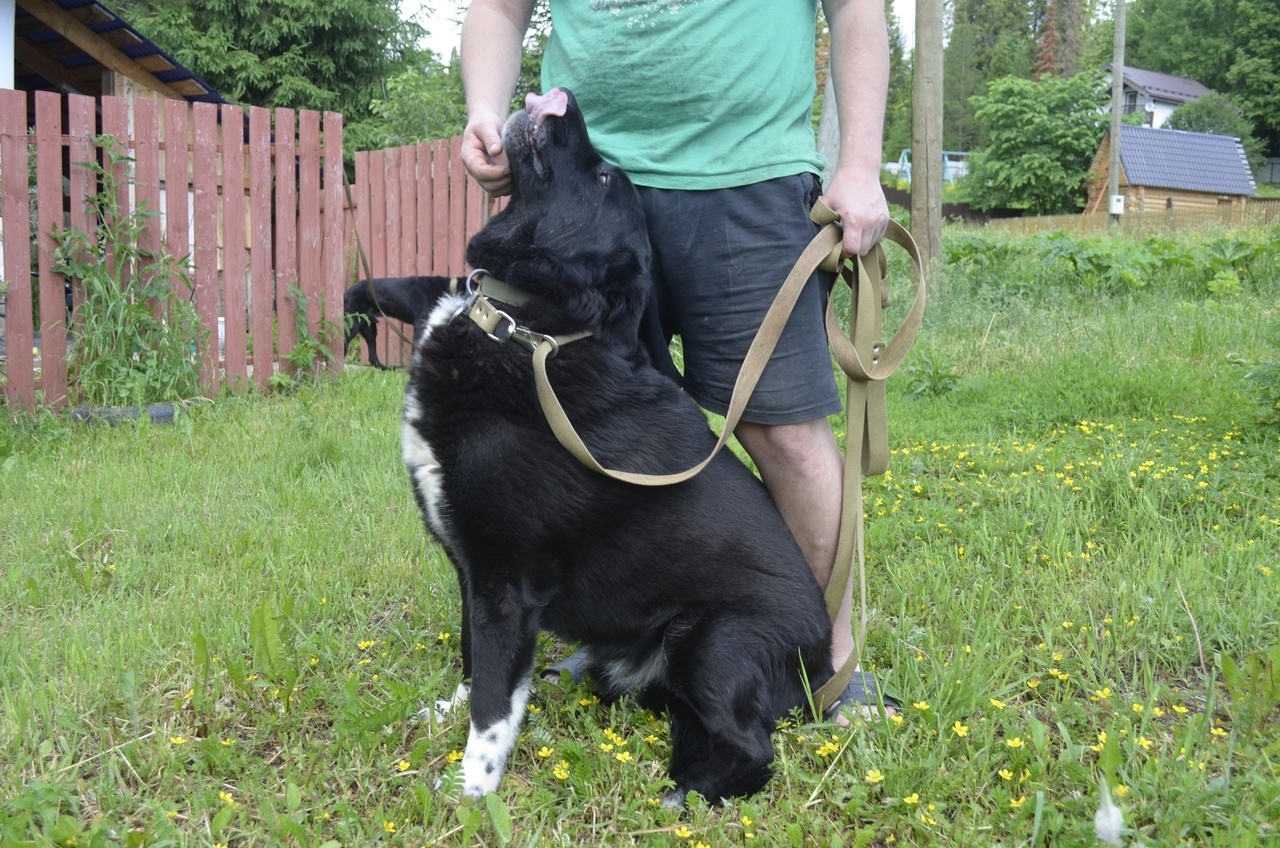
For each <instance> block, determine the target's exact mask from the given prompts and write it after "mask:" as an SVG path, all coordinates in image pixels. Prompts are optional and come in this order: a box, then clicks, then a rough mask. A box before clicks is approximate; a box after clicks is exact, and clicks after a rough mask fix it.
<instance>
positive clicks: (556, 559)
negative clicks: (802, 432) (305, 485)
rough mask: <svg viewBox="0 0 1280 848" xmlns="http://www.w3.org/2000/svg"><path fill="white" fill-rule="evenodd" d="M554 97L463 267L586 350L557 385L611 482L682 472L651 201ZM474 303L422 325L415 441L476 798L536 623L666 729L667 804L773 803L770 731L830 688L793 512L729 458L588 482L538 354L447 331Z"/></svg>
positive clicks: (687, 406)
mask: <svg viewBox="0 0 1280 848" xmlns="http://www.w3.org/2000/svg"><path fill="white" fill-rule="evenodd" d="M557 97H564V98H566V101H564V102H561V107H562V108H563V109H564V110H565V113H564V114H563V116H561V115H560V114H559V113H558V110H556V109H554V108H551V109H550V112H549V113H548V107H547V106H546V104H545V102H543V103H542V105H540V106H537V107H534V106H531V107H530V112H517V113H516V114H515V115H513V116H512V117H511V119H510V120H509V121H508V123H507V126H506V129H505V131H504V138H505V143H506V147H507V151H508V156H509V158H510V161H511V168H512V172H513V178H514V181H515V183H514V189H513V193H512V196H511V202H510V205H509V206H508V207H507V208H506V209H505V210H504V211H502V212H500V213H499V214H497V215H495V216H494V218H493V219H492V220H491V221H490V222H489V224H488V225H487V226H486V227H485V228H484V229H483V230H482V231H481V232H479V233H478V234H477V235H476V236H475V237H474V238H472V240H471V243H470V245H469V247H468V250H467V261H468V262H469V263H470V264H471V265H472V266H473V267H483V268H485V269H487V270H489V271H490V272H491V273H492V274H493V275H494V276H496V277H498V278H499V279H503V280H505V281H506V282H507V283H508V284H509V285H511V286H513V287H516V288H518V289H521V290H523V291H524V292H526V293H528V294H530V295H533V296H534V297H535V298H536V300H535V301H534V302H532V303H530V304H528V305H525V306H521V307H514V306H509V305H502V306H501V308H503V309H504V310H506V311H508V312H509V313H510V314H511V315H512V316H514V318H515V319H516V321H518V322H519V323H520V324H522V325H524V326H527V327H529V328H531V329H534V330H536V331H538V332H542V333H548V334H562V333H572V332H575V331H580V330H590V331H591V332H592V333H593V335H592V336H591V337H589V338H587V339H584V340H580V341H575V342H572V343H570V344H566V345H565V346H564V347H563V348H561V350H560V352H559V354H558V356H557V357H556V358H554V359H553V360H551V361H550V363H549V374H550V378H551V380H552V381H553V383H554V385H555V386H556V389H557V392H558V394H559V397H560V399H561V402H562V403H563V404H564V406H565V409H566V411H567V413H568V415H569V417H570V419H571V420H572V421H573V422H574V424H575V426H576V428H577V430H578V432H579V433H580V434H581V435H582V437H583V439H584V440H585V441H586V443H587V444H588V445H589V446H590V448H591V450H592V451H593V452H594V454H595V455H596V457H597V458H598V459H599V460H600V461H601V462H602V463H603V464H604V465H606V466H607V467H613V468H620V469H625V470H630V471H638V472H647V473H662V472H672V471H679V470H683V469H685V468H687V467H690V466H692V465H694V464H695V463H696V462H698V461H699V460H701V459H702V458H703V457H704V456H705V455H706V454H707V453H708V452H709V451H710V448H711V446H712V445H714V443H715V439H714V437H713V435H712V434H711V432H710V431H709V430H708V428H707V423H706V419H705V417H704V416H703V413H702V411H701V410H700V409H699V408H698V407H697V405H695V403H694V402H693V401H692V400H691V399H689V398H688V397H687V396H685V395H684V394H683V393H682V392H681V391H680V390H679V389H678V387H677V386H676V385H675V384H674V383H673V382H672V381H671V380H670V379H669V378H667V377H664V376H663V375H661V374H660V373H659V372H658V371H657V370H655V369H654V368H653V367H652V365H651V364H650V361H649V358H648V355H647V354H646V353H645V352H644V350H643V348H641V347H640V346H638V344H637V324H638V322H639V319H640V315H641V312H642V311H643V309H644V305H645V300H646V297H647V290H648V287H649V285H650V280H649V271H648V268H649V262H650V248H649V244H648V239H647V236H646V235H645V229H644V222H643V218H642V213H641V209H640V205H639V198H638V196H637V194H636V191H635V189H634V187H633V186H632V185H631V183H630V181H629V180H628V179H627V177H626V175H625V174H623V172H622V171H620V170H619V169H617V168H615V167H612V166H610V165H608V164H606V163H605V162H604V161H602V160H601V158H600V156H599V155H598V154H597V153H596V151H595V149H594V148H593V147H592V146H591V143H590V141H589V140H588V137H587V130H586V125H585V124H584V122H583V119H582V114H581V112H580V111H578V108H577V105H576V103H575V102H574V101H573V99H572V96H571V95H569V94H568V93H567V92H564V91H561V90H557V91H553V92H552V93H551V94H548V95H546V98H557ZM535 99H536V100H537V101H540V102H541V101H545V98H531V102H533V101H534V100H535ZM554 105H555V104H554V102H553V103H552V106H553V107H554ZM531 113H532V114H531ZM458 303H459V298H458V297H456V296H452V295H445V296H442V297H440V299H439V302H438V303H437V304H436V306H435V308H434V310H433V311H432V313H431V315H430V317H429V318H428V320H427V321H426V322H425V324H424V325H423V326H422V327H421V328H420V332H419V337H418V339H417V341H416V343H415V346H414V352H413V359H412V364H411V370H410V379H409V387H408V391H407V395H406V400H405V410H404V422H403V428H402V443H403V448H404V457H405V461H406V464H407V465H408V469H409V474H410V478H411V481H412V483H413V487H414V492H415V495H416V497H417V501H418V505H419V507H420V508H421V510H422V514H423V517H424V520H425V522H426V525H427V528H428V530H429V532H430V533H431V534H432V535H434V536H435V538H436V539H437V540H438V541H439V542H440V544H441V545H443V547H444V548H445V550H446V551H447V552H448V554H449V557H450V559H451V560H452V561H453V564H454V566H455V568H456V569H457V575H458V580H459V583H460V585H461V589H462V595H463V624H462V628H463V629H462V636H463V638H462V652H463V655H462V662H463V676H464V678H468V677H469V678H470V679H471V681H472V683H471V695H470V702H471V730H470V736H469V737H468V740H467V746H466V753H465V755H464V757H463V761H462V772H463V791H464V792H465V793H466V794H467V795H471V796H480V795H483V794H485V793H487V792H492V791H494V790H495V789H496V788H497V786H498V782H499V778H500V776H501V773H502V769H503V766H504V764H505V761H506V758H507V755H508V753H509V752H510V749H511V747H512V745H513V743H514V740H515V738H516V736H517V731H518V727H519V723H520V720H521V717H522V716H523V714H524V709H525V704H526V701H527V698H528V696H529V686H530V684H529V680H530V671H531V668H532V664H533V661H534V649H535V646H536V637H537V634H538V631H539V629H546V630H550V631H552V632H554V633H557V634H559V635H560V636H561V637H563V638H564V639H567V640H573V641H580V642H582V643H584V644H585V645H586V646H587V648H588V651H589V657H590V660H589V664H588V671H589V672H590V673H591V675H592V677H593V678H594V680H595V684H596V686H597V688H598V690H599V692H600V694H601V695H602V696H603V697H604V698H606V699H611V698H617V697H619V696H621V695H623V694H624V693H627V692H629V691H632V690H633V689H638V690H640V692H641V698H642V703H644V704H646V705H648V706H652V707H654V708H656V709H665V710H666V711H667V712H668V713H669V715H670V721H671V743H672V756H671V761H670V765H669V771H670V775H671V777H672V779H673V780H674V781H675V784H676V789H675V791H674V792H672V793H671V795H670V796H669V797H668V801H669V802H670V803H681V802H683V800H684V797H685V794H686V793H687V792H689V791H693V790H696V791H697V792H699V793H701V794H702V795H703V796H704V797H706V798H708V799H710V800H711V801H713V802H716V801H718V800H719V799H721V798H724V797H730V796H734V795H741V794H748V793H751V792H755V791H756V790H758V789H760V788H761V787H762V786H764V784H765V783H766V781H768V779H769V776H770V773H771V768H770V764H771V762H772V759H773V749H772V745H771V742H770V732H771V731H772V730H773V729H774V727H775V726H776V723H777V721H778V719H779V718H780V717H782V716H784V715H786V714H787V713H788V712H789V711H791V710H793V709H795V708H797V707H800V706H801V705H802V704H804V703H805V702H806V693H805V678H806V677H807V680H808V684H809V685H810V686H811V687H812V688H817V686H819V685H820V684H822V683H823V682H825V681H826V680H827V679H828V678H829V677H830V676H831V673H832V671H831V660H830V653H829V652H830V632H831V627H830V622H829V621H828V620H827V615H826V609H825V606H824V604H823V599H822V593H821V592H820V590H819V588H818V586H817V583H816V582H815V580H814V578H813V575H812V574H811V573H810V570H809V567H808V566H807V564H806V563H805V559H804V556H803V555H802V554H801V552H800V549H799V547H798V546H797V544H796V542H795V540H794V538H793V537H792V535H791V533H790V532H789V531H788V529H787V526H786V524H784V523H783V520H782V517H781V516H780V515H779V513H778V510H777V507H776V506H775V505H774V503H773V501H772V500H771V499H770V497H769V495H768V493H767V492H766V491H765V489H764V487H763V485H761V483H760V482H759V481H758V480H757V479H756V478H755V477H754V476H753V475H752V474H751V472H750V471H749V470H748V469H747V468H746V467H745V466H744V465H743V464H742V463H741V462H739V461H738V460H737V459H736V458H735V457H734V456H733V455H732V454H731V453H729V452H728V451H725V452H722V453H721V454H719V456H718V457H717V458H716V460H715V461H714V462H713V463H711V465H710V466H709V467H708V468H707V469H706V470H705V471H703V472H702V473H701V474H700V475H698V476H697V477H695V478H693V479H692V480H689V481H687V482H684V483H681V484H678V485H675V486H670V487H657V488H654V487H643V486H635V485H630V484H627V483H620V482H616V481H614V480H611V479H609V478H606V477H605V476H603V475H599V474H596V473H595V472H592V471H590V470H588V469H587V468H585V467H584V466H582V465H581V464H579V463H578V461H577V460H576V459H574V458H573V457H572V456H571V455H570V454H569V453H568V452H567V451H566V450H565V449H564V448H562V447H561V446H560V445H559V444H558V443H557V442H556V441H555V438H554V436H553V435H552V433H551V430H550V428H549V427H548V425H547V423H546V421H545V419H544V417H543V414H542V412H541V410H540V408H539V406H538V401H537V399H536V397H535V392H534V380H533V374H532V369H531V364H530V353H529V351H528V350H527V349H525V348H522V347H520V346H518V345H516V344H513V343H510V342H507V343H501V342H496V341H494V340H492V339H491V338H489V337H487V336H486V334H485V333H484V332H483V331H482V330H480V329H479V328H478V327H477V326H476V325H475V324H473V323H472V322H471V321H469V320H467V319H466V318H465V317H463V318H454V317H452V316H453V314H454V312H455V310H456V308H457V306H458ZM456 700H457V697H456V696H455V702H456Z"/></svg>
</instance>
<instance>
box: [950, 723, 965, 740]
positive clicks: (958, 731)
mask: <svg viewBox="0 0 1280 848" xmlns="http://www.w3.org/2000/svg"><path fill="white" fill-rule="evenodd" d="M951 732H952V733H954V734H955V735H956V736H959V737H961V738H964V737H965V736H968V735H969V727H968V725H965V724H961V723H960V719H956V723H955V724H953V725H951Z"/></svg>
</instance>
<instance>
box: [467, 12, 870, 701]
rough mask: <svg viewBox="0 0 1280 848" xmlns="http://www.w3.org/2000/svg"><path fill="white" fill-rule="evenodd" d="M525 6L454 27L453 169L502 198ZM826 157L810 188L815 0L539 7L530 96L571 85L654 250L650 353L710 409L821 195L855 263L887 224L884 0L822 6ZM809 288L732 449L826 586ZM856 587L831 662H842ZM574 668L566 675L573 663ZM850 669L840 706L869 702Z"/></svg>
mask: <svg viewBox="0 0 1280 848" xmlns="http://www.w3.org/2000/svg"><path fill="white" fill-rule="evenodd" d="M534 5H535V0H473V2H472V3H471V5H470V8H469V9H468V11H467V15H466V19H465V21H464V23H463V28H462V50H461V61H462V77H463V84H464V87H465V89H466V95H467V115H468V123H467V128H466V130H465V132H464V135H463V147H462V154H461V158H462V163H463V165H464V166H465V167H466V169H467V170H468V172H469V173H470V174H471V175H472V176H473V177H474V178H475V179H476V181H477V182H479V183H480V185H481V186H483V187H484V188H485V190H486V191H488V192H489V193H491V194H494V195H501V194H506V193H508V192H509V191H510V186H511V176H510V171H509V169H508V167H507V159H506V154H505V152H504V151H503V148H502V138H501V131H502V125H503V123H504V122H505V120H506V117H507V112H508V104H509V102H510V99H511V96H512V93H513V91H514V89H515V84H516V81H517V79H518V77H519V70H520V52H521V44H522V42H523V40H524V35H525V31H526V29H527V28H528V24H529V20H530V17H531V15H532V12H533V8H534ZM823 6H824V9H825V12H826V17H827V21H828V23H829V25H830V29H831V57H832V61H831V74H832V81H833V85H834V87H835V93H836V104H837V110H838V112H837V113H838V116H839V119H840V121H839V123H840V155H839V159H838V161H837V163H836V167H835V169H834V171H833V174H832V177H831V181H830V184H829V185H828V186H827V187H826V190H825V191H822V189H821V187H820V186H818V185H817V179H816V174H818V173H820V171H821V169H822V164H823V163H822V160H821V158H820V157H819V156H818V155H817V153H816V151H815V149H814V140H813V132H812V125H811V121H810V112H811V104H812V102H813V94H814V77H813V48H814V19H815V14H816V0H732V2H731V0H551V3H550V7H551V17H552V27H553V29H552V36H551V39H550V41H549V42H548V44H547V49H546V52H545V54H544V57H543V67H542V83H543V90H544V91H548V90H550V89H551V88H552V87H554V86H564V87H566V88H569V89H570V90H572V91H573V93H574V95H575V97H576V98H577V100H578V104H579V106H580V107H581V108H582V111H583V114H584V115H585V116H586V119H587V127H588V129H589V131H590V133H591V138H592V141H593V143H594V144H595V146H596V148H597V149H598V150H599V151H600V153H601V155H603V156H604V157H605V158H606V159H608V160H610V161H612V162H614V163H615V164H617V165H619V166H621V167H622V168H623V169H624V170H625V171H627V174H628V176H630V177H631V180H632V182H634V183H635V184H636V185H637V187H638V189H639V191H640V194H641V198H642V200H643V202H644V204H645V212H646V216H647V219H648V222H649V224H648V226H649V231H650V232H649V235H650V241H651V243H652V244H653V249H654V269H653V270H654V277H655V294H654V302H653V303H652V304H651V308H650V316H649V317H650V318H651V319H652V320H651V321H650V322H649V329H648V333H649V339H648V340H649V342H650V347H651V349H652V350H653V352H654V354H655V357H654V358H655V362H658V363H659V364H661V362H662V359H663V358H664V355H665V350H664V348H665V341H666V340H667V339H669V338H670V336H671V335H672V334H673V333H674V334H679V335H680V336H681V338H682V342H683V347H684V353H685V373H684V380H683V382H684V385H685V389H686V391H688V392H689V393H690V394H691V395H692V396H693V397H694V398H695V399H696V400H697V401H698V402H699V403H700V404H701V405H702V406H704V407H706V408H707V409H711V410H713V411H717V412H721V413H723V412H724V411H725V409H726V408H727V406H728V401H729V396H730V394H731V391H732V387H733V381H734V378H735V377H736V375H737V370H738V367H739V365H740V364H741V361H742V359H743V357H744V355H745V353H746V350H747V347H748V346H749V345H750V342H751V339H752V337H754V334H755V331H756V329H757V328H758V326H759V323H760V319H761V318H762V317H763V315H764V313H765V311H767V309H768V307H769V304H770V303H771V302H772V300H773V296H774V294H776V292H777V289H778V288H779V287H780V286H781V284H782V281H783V279H785V277H786V275H787V272H788V271H789V270H790V267H791V265H792V264H793V263H794V262H795V260H796V258H797V257H798V256H799V254H800V252H801V250H802V249H803V247H804V245H805V244H807V243H808V241H809V239H810V238H812V236H813V234H814V232H816V229H815V227H814V225H813V224H812V223H811V222H810V221H809V220H808V210H809V208H810V206H811V205H812V202H813V200H814V199H816V197H817V196H818V194H819V193H820V192H821V194H822V198H823V200H824V202H825V203H826V204H827V206H829V207H831V209H832V210H833V211H835V212H836V213H837V214H838V215H839V216H840V217H841V219H842V221H843V223H844V244H843V249H844V252H845V254H846V255H848V256H852V255H854V254H861V255H865V254H866V253H868V252H869V251H870V250H871V249H872V247H873V246H874V245H875V244H876V243H878V242H879V241H880V239H881V238H882V237H883V235H884V233H885V229H886V226H887V224H888V220H889V211H888V205H887V204H886V202H885V198H884V192H883V191H882V189H881V187H880V179H879V175H880V146H881V135H882V133H883V116H884V106H885V98H886V92H887V87H888V74H889V48H888V36H887V31H886V25H885V15H884V4H883V0H823ZM829 284H830V277H829V276H828V277H826V278H825V279H824V277H823V276H822V275H815V276H814V278H813V279H811V280H810V281H809V284H808V286H807V288H806V291H805V293H804V295H803V296H802V299H801V301H800V303H798V304H797V306H796V311H795V313H794V314H793V316H792V318H791V320H790V322H789V323H788V325H787V330H786V331H785V332H784V334H783V337H782V339H781V340H780V341H779V345H778V349H777V351H776V352H775V354H774V357H773V359H771V360H770V365H769V367H768V368H767V369H766V370H765V372H764V375H763V378H762V380H761V382H760V384H759V386H758V388H757V390H756V393H755V394H754V395H753V396H752V400H751V403H750V404H748V406H747V410H746V413H745V414H744V416H743V421H742V422H741V423H740V424H739V425H738V427H737V429H736V431H735V435H736V436H737V437H738V441H739V442H741V444H742V445H743V447H744V448H745V449H746V450H747V452H748V453H749V454H750V455H751V458H752V459H753V460H754V462H755V464H756V467H757V469H758V470H759V472H760V476H761V478H762V480H763V481H764V483H765V485H766V487H767V488H768V489H769V492H770V494H771V495H772V496H773V499H774V501H775V502H776V503H777V505H778V508H779V510H780V511H781V513H782V516H783V518H784V519H785V520H786V522H787V525H788V526H789V527H790V528H791V531H792V533H793V534H794V535H795V537H796V541H797V542H798V543H799V544H800V548H801V550H802V551H803V552H804V554H805V557H806V559H807V560H808V562H809V565H810V567H811V568H812V569H813V572H814V576H815V577H816V578H817V580H818V583H819V585H821V586H823V587H825V586H826V585H827V583H828V581H829V580H830V576H831V572H832V566H833V561H834V559H835V552H836V543H837V538H838V535H839V525H840V513H841V478H842V471H843V457H842V456H841V454H840V449H839V446H838V445H837V444H836V440H835V437H834V435H833V433H832V432H831V428H830V426H829V425H828V423H827V417H826V416H827V415H829V414H831V413H833V412H836V411H837V410H838V409H839V395H838V392H837V390H836V386H835V381H834V378H833V376H832V370H831V364H830V359H829V355H828V353H827V347H826V337H825V332H824V330H823V324H822V317H821V310H822V308H823V306H824V302H825V296H826V290H827V287H828V286H829ZM851 610H852V586H850V587H849V588H848V590H847V591H846V593H845V597H844V601H843V603H842V604H841V607H840V612H839V615H838V617H837V619H836V621H835V622H834V626H833V637H832V660H833V662H834V663H835V665H836V667H839V666H840V665H841V664H842V663H843V662H844V661H845V659H846V658H847V657H848V656H849V655H850V654H851V653H852V652H853V649H854V643H853V637H852V628H851ZM569 670H571V671H572V670H574V669H573V667H572V665H570V667H569ZM877 702H878V697H877V695H876V692H875V681H874V680H873V679H872V678H871V676H870V675H866V674H855V675H854V676H853V680H852V682H851V683H850V686H849V688H848V689H846V690H845V693H844V697H843V698H842V703H862V704H875V703H877Z"/></svg>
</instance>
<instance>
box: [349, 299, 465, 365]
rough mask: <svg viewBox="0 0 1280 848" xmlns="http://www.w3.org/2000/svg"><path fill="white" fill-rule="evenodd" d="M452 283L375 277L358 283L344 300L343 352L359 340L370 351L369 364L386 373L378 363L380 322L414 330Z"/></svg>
mask: <svg viewBox="0 0 1280 848" xmlns="http://www.w3.org/2000/svg"><path fill="white" fill-rule="evenodd" d="M449 282H450V279H449V278H448V277H373V278H371V279H368V280H361V281H360V282H358V283H356V284H355V285H354V286H352V287H351V288H349V289H347V291H346V294H344V295H343V296H342V311H343V313H344V315H345V316H346V324H347V330H346V334H345V336H344V337H343V342H342V349H343V350H346V349H347V348H348V347H350V346H351V340H352V339H354V338H355V337H356V336H360V337H361V338H363V339H364V342H365V344H366V345H368V347H369V364H370V365H372V366H373V367H374V368H381V369H382V370H384V371H385V370H387V366H385V365H383V364H382V362H380V361H379V360H378V322H379V321H380V320H382V316H383V315H385V316H386V317H388V318H395V319H396V320H397V321H403V322H404V323H406V324H408V325H409V326H410V327H412V326H414V325H415V324H416V323H417V322H418V321H419V320H420V319H422V318H425V317H427V313H428V312H430V311H431V306H432V304H434V303H435V301H436V298H437V297H439V293H440V292H441V291H443V290H444V288H445V287H447V286H448V285H449ZM375 298H376V301H375ZM412 333H413V331H412V330H410V335H412Z"/></svg>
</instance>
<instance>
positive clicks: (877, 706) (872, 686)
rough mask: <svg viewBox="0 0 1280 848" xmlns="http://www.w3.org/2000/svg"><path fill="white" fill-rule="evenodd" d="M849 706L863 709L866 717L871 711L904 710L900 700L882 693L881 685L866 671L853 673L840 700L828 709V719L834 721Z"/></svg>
mask: <svg viewBox="0 0 1280 848" xmlns="http://www.w3.org/2000/svg"><path fill="white" fill-rule="evenodd" d="M849 706H857V707H861V708H862V712H863V714H864V715H866V714H867V713H868V712H869V711H870V712H872V713H876V712H881V709H882V708H883V711H884V712H885V713H886V714H887V713H888V712H889V711H897V710H901V709H902V704H901V703H899V702H898V699H897V698H894V697H892V696H890V695H886V694H884V693H883V692H881V691H880V684H878V683H876V679H875V678H874V677H872V676H871V675H870V674H869V673H867V672H865V671H855V672H854V673H853V676H852V677H850V678H849V685H848V686H846V687H844V691H842V692H841V693H840V698H839V699H838V700H837V701H836V702H835V703H834V704H832V705H831V706H830V707H828V708H827V718H828V719H830V720H834V719H835V718H836V717H837V716H838V715H839V714H840V711H841V710H842V709H844V708H845V707H849Z"/></svg>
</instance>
